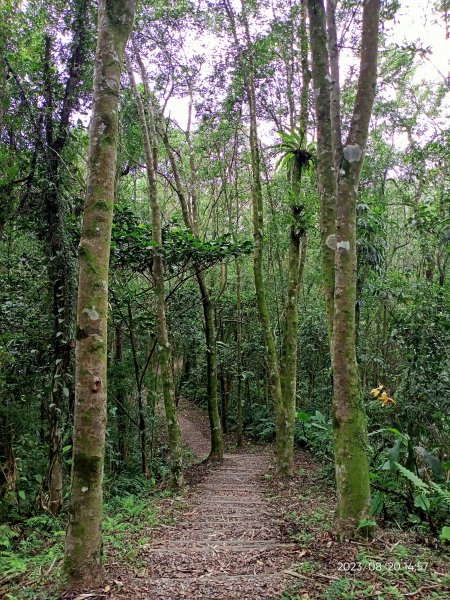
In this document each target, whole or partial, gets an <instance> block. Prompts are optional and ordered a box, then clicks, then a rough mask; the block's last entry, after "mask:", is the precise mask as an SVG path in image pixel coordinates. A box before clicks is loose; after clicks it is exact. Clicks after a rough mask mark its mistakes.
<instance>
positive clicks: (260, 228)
mask: <svg viewBox="0 0 450 600" xmlns="http://www.w3.org/2000/svg"><path fill="white" fill-rule="evenodd" d="M223 5H224V8H225V11H226V13H227V15H228V18H229V21H230V25H231V29H232V33H233V37H234V40H235V44H236V47H237V49H238V51H239V59H240V66H241V68H242V70H243V77H244V84H245V91H246V93H247V99H248V103H249V110H250V156H251V164H252V178H253V181H252V222H253V274H254V280H255V292H256V304H257V307H258V312H259V318H260V321H261V326H262V330H263V335H264V344H265V348H266V362H267V368H268V379H269V386H270V392H271V396H272V400H273V403H274V405H275V418H276V432H277V437H276V454H277V468H278V471H279V473H280V474H281V475H290V473H291V472H292V452H291V450H290V448H289V446H288V445H287V443H286V435H287V437H288V438H289V436H290V433H289V430H290V420H289V417H288V415H286V414H285V410H284V403H283V396H282V391H281V380H280V368H279V363H278V353H277V346H276V340H275V336H274V334H273V331H272V324H271V321H270V314H269V307H268V305H267V299H266V287H265V282H264V275H263V271H264V269H263V249H264V241H263V235H264V216H263V196H262V185H261V159H260V154H259V140H258V128H257V119H256V92H255V81H254V65H253V54H252V49H251V39H250V31H249V26H248V22H247V18H246V13H245V6H244V4H243V9H242V15H243V22H244V28H245V39H246V45H247V48H246V49H247V53H248V55H247V57H245V58H244V53H243V50H242V48H241V46H240V42H239V37H238V34H237V29H236V20H235V17H234V12H233V9H232V7H231V4H230V2H229V0H223ZM292 450H293V449H292Z"/></svg>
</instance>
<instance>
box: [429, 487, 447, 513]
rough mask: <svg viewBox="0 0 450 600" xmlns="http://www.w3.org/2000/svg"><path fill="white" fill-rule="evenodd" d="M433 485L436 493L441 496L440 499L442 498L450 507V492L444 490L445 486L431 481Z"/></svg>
mask: <svg viewBox="0 0 450 600" xmlns="http://www.w3.org/2000/svg"><path fill="white" fill-rule="evenodd" d="M431 486H432V488H433V490H434V491H435V492H436V494H437V495H438V496H439V498H440V500H442V502H444V504H446V505H447V506H448V508H450V492H448V491H447V490H444V488H442V487H441V486H440V485H438V484H437V483H434V481H432V482H431Z"/></svg>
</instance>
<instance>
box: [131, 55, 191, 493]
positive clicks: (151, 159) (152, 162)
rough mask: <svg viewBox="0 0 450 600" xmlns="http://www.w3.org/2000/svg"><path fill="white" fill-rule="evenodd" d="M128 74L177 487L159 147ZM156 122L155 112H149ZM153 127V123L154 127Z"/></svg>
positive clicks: (178, 447) (178, 448)
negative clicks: (145, 191)
mask: <svg viewBox="0 0 450 600" xmlns="http://www.w3.org/2000/svg"><path fill="white" fill-rule="evenodd" d="M127 69H128V76H129V79H130V84H131V88H132V90H133V94H134V97H135V100H136V106H137V110H138V115H139V122H140V124H141V132H142V139H143V142H144V151H145V160H146V167H147V179H148V188H149V196H150V205H151V213H152V239H153V241H154V242H155V244H156V245H155V248H154V253H153V270H152V272H153V279H154V283H155V297H156V312H157V323H156V329H157V337H158V356H159V364H160V368H161V382H162V389H163V398H164V408H165V412H166V420H167V429H168V435H169V450H170V459H171V471H172V484H173V486H174V487H181V486H182V485H183V464H182V441H181V428H180V424H179V422H178V416H177V407H176V402H175V386H174V380H173V371H172V353H171V349H170V343H169V334H168V330H167V320H166V298H165V292H164V264H163V258H162V254H161V249H162V227H161V211H160V208H159V202H158V189H157V182H156V169H157V155H158V149H157V144H156V139H155V136H150V131H151V128H150V127H148V125H147V119H146V116H145V110H144V104H143V102H142V98H141V96H140V94H139V91H138V89H137V86H136V82H135V79H134V73H133V68H132V66H131V63H130V62H129V61H127ZM149 118H150V121H151V123H154V118H153V114H152V113H151V114H150V115H149ZM153 129H154V127H153Z"/></svg>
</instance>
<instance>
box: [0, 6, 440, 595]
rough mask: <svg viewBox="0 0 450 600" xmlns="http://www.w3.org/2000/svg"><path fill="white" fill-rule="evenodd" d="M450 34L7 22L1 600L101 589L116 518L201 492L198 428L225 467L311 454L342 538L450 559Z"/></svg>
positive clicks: (32, 12) (269, 17)
mask: <svg viewBox="0 0 450 600" xmlns="http://www.w3.org/2000/svg"><path fill="white" fill-rule="evenodd" d="M408 10H409V11H410V12H411V11H413V13H414V15H415V17H414V19H415V21H414V19H411V15H409V16H407V15H406V12H407V11H408ZM405 11H406V12H405ZM425 12H427V15H425V16H426V19H427V29H425V30H424V31H423V32H421V33H423V38H422V37H421V38H419V37H417V38H415V37H414V32H415V28H417V26H418V25H417V23H418V22H419V19H420V18H421V17H420V15H422V16H423V13H425ZM449 23H450V6H449V3H448V2H447V1H444V2H442V1H439V2H438V1H436V2H428V3H425V2H424V1H422V0H421V1H420V2H417V3H414V5H412V4H411V3H407V2H403V1H400V2H398V1H390V0H389V1H381V2H380V0H368V1H367V2H362V1H361V0H345V1H344V0H341V1H335V0H329V1H328V2H325V3H324V2H323V1H322V0H308V1H303V0H302V1H300V0H299V1H298V2H293V1H291V0H282V1H280V2H276V3H268V2H259V1H254V0H251V1H250V0H242V1H241V2H237V1H236V2H235V1H233V0H208V1H204V0H198V1H197V0H192V1H191V0H173V1H170V2H161V1H155V2H147V1H144V0H141V1H140V2H138V3H137V2H136V1H135V0H126V1H124V2H120V3H119V2H116V1H115V0H99V2H98V3H94V2H90V1H89V0H70V1H68V2H65V3H61V2H56V3H48V2H46V1H42V0H31V1H28V2H19V1H15V0H5V1H4V2H2V4H1V5H0V398H1V401H0V562H2V563H3V562H4V564H5V565H6V567H5V572H4V573H2V572H0V584H1V583H2V582H3V580H4V581H5V583H8V582H10V581H11V582H12V584H13V585H15V584H16V583H17V585H19V586H20V581H21V579H20V578H21V577H23V576H24V573H25V572H26V571H29V572H32V573H37V572H40V573H41V575H42V568H43V565H47V567H48V566H50V565H49V563H50V564H52V567H51V569H53V566H54V564H55V563H56V564H57V568H58V569H59V571H58V573H60V574H63V575H61V577H62V578H64V577H66V578H67V579H68V580H69V581H70V582H71V585H74V586H83V585H94V584H96V583H98V581H100V580H101V577H102V558H101V544H102V519H103V532H104V535H103V537H104V538H105V531H106V532H107V531H108V529H107V527H108V525H106V529H105V519H106V523H109V522H110V521H108V519H112V520H114V519H115V518H116V516H115V515H116V514H117V511H118V510H119V507H121V506H123V505H126V502H130V500H124V498H130V497H132V498H133V499H139V502H141V501H142V499H144V500H145V499H148V502H149V503H151V502H157V501H158V502H159V501H160V497H159V496H158V494H161V489H164V490H166V491H167V490H172V491H171V492H169V491H167V493H168V494H169V493H173V494H178V493H182V492H181V491H180V490H183V489H184V486H185V480H184V479H185V469H186V468H187V466H188V465H189V464H192V456H190V455H189V453H187V451H186V448H185V446H184V445H183V434H184V431H183V423H181V425H180V418H179V415H180V406H181V405H182V406H191V407H193V410H194V409H195V410H197V409H202V410H204V411H206V412H205V414H206V413H207V415H208V423H209V425H208V427H209V434H208V435H209V438H208V439H209V440H210V452H209V454H208V460H207V462H208V464H213V465H215V464H221V462H222V461H223V460H224V452H225V453H227V452H229V451H232V450H233V449H236V448H238V450H237V453H238V454H239V452H241V451H242V452H243V451H244V450H242V449H243V448H244V449H245V448H248V447H249V446H251V447H256V448H260V447H261V445H264V447H265V448H266V449H268V452H269V454H270V457H271V460H273V464H274V469H275V472H276V476H275V477H278V478H280V480H282V481H285V480H286V481H291V482H292V481H294V480H295V477H297V476H298V473H299V470H298V464H297V462H296V461H297V460H298V458H296V457H298V453H299V452H309V453H311V454H312V456H313V457H314V460H317V465H318V466H317V470H318V471H319V470H320V473H321V474H322V475H321V476H322V477H323V478H324V480H326V481H327V482H328V483H329V484H330V485H333V486H335V487H334V488H333V489H334V490H335V492H336V499H335V501H334V500H333V510H334V511H335V512H334V520H333V525H332V528H333V532H334V533H335V534H336V536H338V537H339V536H342V537H343V539H351V540H354V539H360V538H361V536H366V537H370V536H371V535H373V532H374V530H375V527H380V528H382V529H383V530H389V529H390V528H394V527H396V528H397V529H398V530H401V531H403V532H407V534H408V535H409V534H414V535H418V536H423V537H424V538H426V539H427V540H430V539H432V540H433V542H432V543H433V544H435V545H437V547H440V548H446V547H447V549H448V543H449V541H450V517H449V513H450V385H449V382H450V362H449V358H450V357H449V348H450V344H449V341H450V311H449V308H450V304H449V298H450V280H449V270H450V260H449V250H450V247H449V242H450V161H449V155H450V130H449V125H448V124H449V119H448V118H449V108H450V103H449V98H450V96H449V86H450V82H449V76H448V75H446V74H445V73H443V72H442V69H443V68H446V67H441V66H440V65H441V63H442V61H441V59H442V56H441V55H439V54H438V53H437V51H436V48H440V47H441V46H439V43H438V42H437V41H436V40H432V39H431V38H432V37H433V36H435V37H436V38H437V37H439V36H441V38H442V39H443V40H445V39H446V40H447V43H448V40H449V36H448V31H449V26H450V25H449ZM408 24H409V25H408ZM408 27H410V28H411V32H410V31H408ZM436 44H437V45H436ZM442 47H443V46H442ZM438 52H439V50H438ZM444 62H445V61H444ZM180 403H181V404H180ZM185 403H188V404H187V405H186V404H185ZM195 414H197V413H195ZM205 418H206V417H205ZM188 446H189V444H188ZM230 449H231V450H230ZM239 449H240V450H239ZM293 478H294V479H293ZM286 485H289V484H286ZM166 491H164V492H163V494H164V493H166ZM335 492H334V491H333V492H330V493H332V494H334V493H335ZM333 498H334V496H333ZM133 502H134V500H133ZM136 502H138V500H136ZM145 502H147V500H145ZM124 503H125V504H124ZM130 506H131V505H130ZM139 506H141V509H142V510H148V506H147V505H146V506H147V508H146V509H144V508H142V506H144V505H139ZM130 510H132V509H131V508H130ZM102 511H103V512H104V513H105V514H106V516H102V515H103V512H102ZM105 511H106V512H105ZM146 514H147V513H146ZM67 522H68V523H69V525H68V528H67V533H64V531H65V529H66V525H67ZM88 522H89V523H90V525H89V527H87V525H86V523H88ZM35 528H36V529H37V530H38V531H42V532H44V533H43V534H42V535H43V537H44V538H45V542H43V541H42V540H39V539H38V538H39V536H36V534H35V533H33V530H34V529H35ZM106 535H107V538H106V539H108V540H109V538H108V534H106ZM33 536H34V537H33ZM58 536H59V539H56V538H58ZM112 537H113V536H111V538H112ZM64 540H65V542H64ZM108 543H110V542H108ZM143 543H145V542H143ZM64 544H65V546H64V548H63V545H64ZM49 548H50V550H49ZM28 555H32V556H34V557H35V558H34V559H30V557H29V556H28ZM63 556H64V560H63ZM36 557H38V558H36ZM53 560H54V561H55V563H52V561H53ZM33 561H34V562H33ZM39 561H41V562H39ZM51 569H50V570H51ZM49 573H50V571H48V574H49ZM48 574H47V576H48ZM2 578H3V579H2ZM32 579H33V580H35V587H36V590H38V591H36V594H37V595H34V596H31V595H30V596H27V597H30V598H32V597H33V598H44V596H42V595H39V594H41V593H42V591H39V590H42V589H43V588H39V585H41V584H42V585H48V581H44V579H45V578H42V577H41V579H39V576H37V575H36V576H34V575H33V577H32ZM36 582H39V583H36ZM38 588H39V589H38ZM80 589H81V588H80ZM16 591H17V590H16ZM255 593H256V592H255ZM11 594H12V595H10V596H7V597H8V598H11V599H13V598H16V597H19V596H14V595H13V594H14V592H11ZM444 594H445V592H444ZM45 597H48V598H50V597H51V596H45ZM130 597H131V596H130ZM167 597H169V596H167ZM224 597H225V596H224ZM227 597H228V596H227ZM317 597H319V596H317ZM320 597H322V596H320ZM323 597H325V596H323ZM326 597H328V596H326ZM330 597H331V596H330ZM333 597H335V596H333ZM336 597H337V596H336ZM342 597H344V596H342ZM349 597H350V596H349ZM351 597H355V598H356V597H359V596H351ZM366 597H368V596H366ZM386 597H389V596H386ZM392 597H394V596H392ZM399 597H403V596H399ZM417 597H422V596H417ZM423 597H431V596H423ZM436 597H442V598H443V597H444V596H436Z"/></svg>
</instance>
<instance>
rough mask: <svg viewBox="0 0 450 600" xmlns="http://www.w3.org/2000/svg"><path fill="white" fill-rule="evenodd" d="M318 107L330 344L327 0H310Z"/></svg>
mask: <svg viewBox="0 0 450 600" xmlns="http://www.w3.org/2000/svg"><path fill="white" fill-rule="evenodd" d="M308 14H309V28H310V45H311V55H312V63H311V64H312V77H313V83H314V106H315V112H316V118H317V173H318V183H319V190H320V199H321V206H320V238H321V246H322V269H323V288H324V295H325V306H326V311H327V322H328V334H329V340H330V347H331V344H332V340H333V319H334V246H333V239H334V237H333V236H335V234H336V192H337V174H336V167H335V164H334V152H333V135H332V126H331V100H330V75H329V57H328V48H327V35H326V29H325V9H324V5H323V0H309V1H308Z"/></svg>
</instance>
